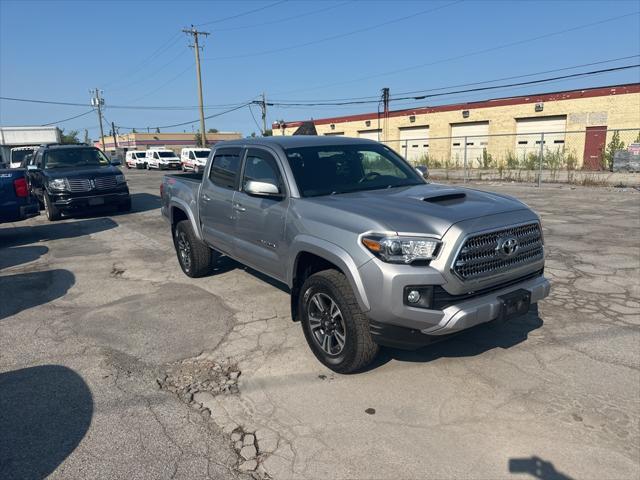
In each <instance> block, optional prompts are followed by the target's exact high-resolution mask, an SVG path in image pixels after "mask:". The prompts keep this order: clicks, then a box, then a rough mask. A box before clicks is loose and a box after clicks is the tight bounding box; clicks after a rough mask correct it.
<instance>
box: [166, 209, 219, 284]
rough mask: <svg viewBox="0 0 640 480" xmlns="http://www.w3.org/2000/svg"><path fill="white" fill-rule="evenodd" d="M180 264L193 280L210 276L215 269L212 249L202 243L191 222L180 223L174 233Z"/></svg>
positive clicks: (183, 221)
mask: <svg viewBox="0 0 640 480" xmlns="http://www.w3.org/2000/svg"><path fill="white" fill-rule="evenodd" d="M173 243H174V245H175V247H176V254H177V255H178V262H179V263H180V268H182V271H183V272H184V273H185V275H187V276H188V277H191V278H197V277H204V276H205V275H209V274H210V273H211V271H212V269H213V268H212V267H213V254H212V251H211V249H210V248H209V247H208V246H207V245H205V244H204V243H203V242H202V241H200V240H199V239H198V238H197V237H196V235H195V232H194V231H193V227H191V222H190V221H189V220H182V221H181V222H178V224H177V225H176V227H175V229H174V233H173Z"/></svg>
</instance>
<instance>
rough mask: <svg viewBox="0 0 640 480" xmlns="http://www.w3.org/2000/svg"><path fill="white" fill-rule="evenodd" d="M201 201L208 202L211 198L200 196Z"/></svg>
mask: <svg viewBox="0 0 640 480" xmlns="http://www.w3.org/2000/svg"><path fill="white" fill-rule="evenodd" d="M202 199H203V200H204V201H205V202H208V201H209V200H211V197H210V196H209V195H202Z"/></svg>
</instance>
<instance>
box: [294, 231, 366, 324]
mask: <svg viewBox="0 0 640 480" xmlns="http://www.w3.org/2000/svg"><path fill="white" fill-rule="evenodd" d="M302 252H309V253H312V254H314V255H317V256H318V257H321V258H323V259H325V260H327V261H329V262H331V263H333V264H334V265H336V266H337V267H338V268H339V269H340V270H341V271H342V273H344V275H345V276H346V277H347V280H348V281H349V284H350V285H351V288H352V289H353V294H354V295H355V296H356V300H357V301H358V305H359V306H360V309H361V310H362V311H363V312H366V311H369V310H370V309H371V307H370V305H369V299H368V298H367V293H366V291H365V289H364V284H363V283H362V278H361V277H360V273H359V271H358V267H357V266H356V264H355V262H354V261H353V259H352V258H351V256H350V255H349V254H348V253H347V251H346V250H344V249H342V248H340V247H339V246H338V245H336V244H334V243H331V242H328V241H326V240H322V239H320V238H317V237H312V236H309V235H299V236H297V237H296V238H295V239H294V241H293V243H292V244H291V255H290V257H289V258H290V259H291V260H290V265H289V268H288V269H287V283H288V284H289V285H290V286H293V279H294V276H295V272H296V268H297V261H298V257H299V256H300V253H302Z"/></svg>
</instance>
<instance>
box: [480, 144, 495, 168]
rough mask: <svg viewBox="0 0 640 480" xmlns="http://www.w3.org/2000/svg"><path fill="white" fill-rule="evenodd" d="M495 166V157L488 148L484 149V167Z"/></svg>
mask: <svg viewBox="0 0 640 480" xmlns="http://www.w3.org/2000/svg"><path fill="white" fill-rule="evenodd" d="M491 167H493V157H492V156H491V154H490V153H487V149H486V148H483V149H482V168H484V169H489V168H491Z"/></svg>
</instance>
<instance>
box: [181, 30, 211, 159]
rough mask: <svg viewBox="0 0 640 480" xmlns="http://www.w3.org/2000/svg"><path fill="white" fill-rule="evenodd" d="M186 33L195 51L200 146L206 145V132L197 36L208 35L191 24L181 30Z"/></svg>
mask: <svg viewBox="0 0 640 480" xmlns="http://www.w3.org/2000/svg"><path fill="white" fill-rule="evenodd" d="M182 31H183V32H184V33H186V34H187V35H191V36H192V37H193V50H194V51H195V53H196V75H197V77H198V101H199V103H200V141H201V142H202V146H203V147H206V146H207V134H206V130H205V126H204V106H203V104H202V75H201V74H200V44H199V42H198V36H200V35H204V36H205V37H206V36H207V35H209V32H200V31H198V30H196V28H195V27H194V26H193V25H191V28H185V29H183V30H182Z"/></svg>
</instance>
